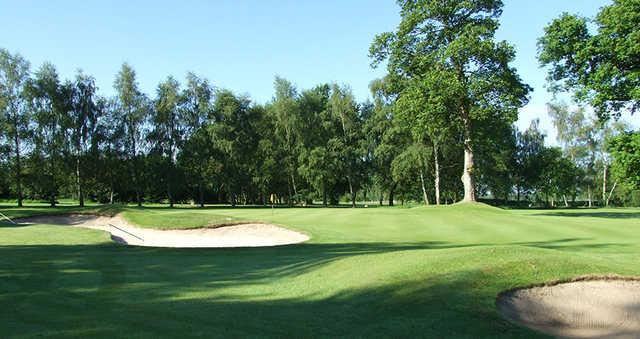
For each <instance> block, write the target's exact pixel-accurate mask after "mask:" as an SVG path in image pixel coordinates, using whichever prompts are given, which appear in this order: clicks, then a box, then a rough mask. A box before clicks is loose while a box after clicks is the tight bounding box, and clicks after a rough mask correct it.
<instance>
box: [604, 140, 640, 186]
mask: <svg viewBox="0 0 640 339" xmlns="http://www.w3.org/2000/svg"><path fill="white" fill-rule="evenodd" d="M609 149H610V150H611V156H612V158H613V162H612V165H611V169H612V172H613V174H614V176H615V177H616V178H617V180H619V181H620V182H621V183H622V184H624V185H626V186H627V188H630V189H632V190H640V133H639V132H629V133H624V134H621V135H619V136H617V137H614V138H612V139H611V140H609Z"/></svg>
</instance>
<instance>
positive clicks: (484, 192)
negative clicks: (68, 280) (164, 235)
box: [0, 0, 640, 206]
mask: <svg viewBox="0 0 640 339" xmlns="http://www.w3.org/2000/svg"><path fill="white" fill-rule="evenodd" d="M398 4H399V7H400V15H401V21H400V23H399V25H398V28H397V30H396V31H394V32H387V33H382V34H380V35H378V36H377V37H376V39H375V41H374V42H373V44H372V46H371V48H370V57H371V58H372V60H373V64H374V66H378V65H381V64H383V63H384V64H385V66H386V68H387V72H386V73H387V74H386V75H385V76H384V77H382V78H380V79H375V80H373V81H372V82H371V84H370V90H371V99H369V100H367V101H364V102H358V100H356V98H355V96H354V94H353V91H352V90H351V88H350V87H349V86H348V85H345V84H337V83H321V84H318V85H316V86H313V87H311V88H297V87H296V86H295V84H294V83H292V82H290V81H289V80H287V79H284V78H282V77H275V79H274V91H273V92H274V95H273V98H272V99H271V100H270V101H268V102H266V103H264V104H260V103H256V102H254V101H253V100H252V99H251V98H250V97H249V96H248V95H238V94H237V93H234V92H233V91H230V90H228V89H225V88H223V87H215V86H213V85H212V83H211V82H210V81H209V80H208V79H206V78H203V77H201V76H198V75H196V74H195V73H188V74H186V77H185V79H184V80H181V79H180V78H176V77H173V76H168V77H167V78H165V80H163V81H161V82H160V83H159V84H158V85H157V87H156V90H155V92H154V93H143V92H142V91H141V90H140V86H139V84H138V80H137V74H136V71H135V70H134V68H133V67H132V66H131V65H129V64H127V63H125V64H123V65H122V67H121V68H120V70H119V71H118V72H117V74H116V75H115V81H114V83H113V88H114V95H113V96H112V97H106V96H103V95H101V94H100V89H99V88H97V86H96V81H95V79H94V78H93V77H92V76H90V75H89V74H87V73H84V72H82V71H78V73H77V74H76V75H75V76H74V78H73V79H61V78H60V76H59V74H58V72H57V70H56V68H55V67H54V65H53V64H51V63H45V64H43V65H41V66H40V67H38V68H37V69H35V70H31V67H30V65H29V63H28V62H27V61H26V60H25V59H24V58H23V57H22V56H20V55H18V54H11V53H10V52H9V51H7V50H4V49H0V113H1V114H0V198H5V199H6V198H8V199H16V200H17V203H18V205H22V201H23V199H24V198H27V199H33V200H38V201H46V202H48V203H49V204H51V205H52V206H55V205H56V204H57V203H58V200H59V199H60V198H73V199H77V200H78V201H79V203H80V204H81V205H83V204H84V203H85V200H91V201H97V202H103V203H116V202H122V203H130V202H135V203H137V204H138V205H142V204H143V203H145V202H162V203H167V204H168V205H169V206H173V205H174V204H176V203H193V204H198V205H200V206H205V204H207V203H225V204H231V205H238V204H262V205H266V204H283V205H289V206H294V205H298V206H307V205H311V204H323V205H335V204H339V203H348V204H349V205H351V206H356V205H357V203H358V201H360V202H363V204H365V205H368V204H371V203H372V202H373V201H375V202H377V203H378V204H380V205H382V204H384V203H385V202H386V203H388V204H389V205H394V203H396V202H400V203H403V204H404V203H405V202H408V201H411V202H421V203H424V204H430V203H435V204H448V203H453V202H457V201H460V200H464V201H475V200H476V199H478V198H480V199H489V201H495V202H499V203H506V204H522V205H535V206H558V205H565V206H568V205H570V204H573V205H584V206H593V205H598V204H599V205H608V204H609V202H610V201H612V202H613V203H615V204H634V203H637V201H640V199H638V200H636V201H635V202H634V199H632V198H629V197H633V196H638V192H639V187H638V183H637V180H635V181H634V178H636V177H637V173H638V168H637V166H635V165H636V164H635V163H636V161H635V160H634V159H635V158H634V157H636V156H637V147H636V146H637V133H632V132H628V130H629V127H628V126H626V125H624V124H621V123H618V122H612V121H603V120H601V119H596V118H593V117H592V116H593V114H591V113H590V112H592V110H590V109H589V107H583V106H577V107H573V106H571V105H567V104H563V103H559V102H552V103H550V105H549V112H548V113H549V116H550V117H551V119H552V120H553V123H554V125H555V127H556V129H557V130H558V142H559V144H560V147H549V146H548V145H546V143H545V138H546V136H545V135H544V133H543V132H542V131H541V130H540V127H539V123H538V121H533V122H532V123H531V125H530V127H529V128H528V129H526V130H524V131H519V130H517V128H516V127H515V126H514V122H515V121H516V119H517V116H518V109H519V108H520V107H522V106H523V105H524V104H526V103H527V100H528V94H529V92H530V90H531V89H530V88H529V86H527V85H526V84H524V83H523V81H522V80H521V79H520V77H519V76H518V73H517V71H516V70H515V69H514V68H513V67H512V66H511V65H510V64H511V62H512V61H513V59H514V57H515V52H514V48H513V47H512V46H511V45H509V43H507V42H505V41H497V40H496V39H495V32H496V30H497V28H498V26H499V17H500V15H501V13H502V2H501V1H499V0H464V1H458V0H444V1H443V0H437V1H436V0H401V1H398ZM616 18H624V20H619V19H616ZM637 18H638V4H637V2H635V1H629V0H618V1H614V3H613V4H612V5H611V6H608V7H605V8H604V9H603V10H602V11H601V13H600V14H599V15H598V17H597V18H596V20H595V25H594V27H595V29H596V31H592V30H590V29H589V28H590V27H589V22H588V20H586V19H584V18H579V17H576V16H571V15H568V14H566V15H563V16H562V17H560V18H559V19H557V20H555V21H554V22H552V23H551V24H550V25H549V27H547V29H546V31H545V36H544V37H543V38H542V39H541V40H540V60H541V61H542V63H543V65H547V66H549V69H550V79H551V80H552V81H553V82H554V83H555V84H556V85H559V86H557V87H555V88H554V89H567V90H571V91H573V92H574V93H575V94H577V97H578V99H580V101H579V102H578V103H579V104H584V103H589V104H591V105H593V107H594V108H595V109H596V112H597V113H599V114H600V115H602V114H603V113H613V114H617V113H619V112H621V111H622V110H624V109H630V110H631V111H633V110H635V109H637V108H638V107H637V105H638V101H637V98H638V97H637V92H638V72H637V71H638V69H637V65H638V58H637V57H638V55H637V54H638V53H637V45H638V44H637V43H635V44H634V43H632V42H634V41H636V42H637V35H638V29H637V27H638V25H637V22H638V21H637ZM621 21H623V22H621ZM607 140H610V142H609V143H607ZM610 172H611V173H610ZM461 173H462V176H461V175H460V174H461ZM460 179H462V180H460Z"/></svg>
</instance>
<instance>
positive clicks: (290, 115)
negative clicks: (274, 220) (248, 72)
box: [271, 76, 301, 204]
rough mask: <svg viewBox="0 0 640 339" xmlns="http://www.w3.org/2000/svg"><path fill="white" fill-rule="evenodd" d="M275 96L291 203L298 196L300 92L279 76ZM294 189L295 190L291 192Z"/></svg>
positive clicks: (274, 107)
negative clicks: (298, 98) (298, 97)
mask: <svg viewBox="0 0 640 339" xmlns="http://www.w3.org/2000/svg"><path fill="white" fill-rule="evenodd" d="M274 87H275V92H276V93H275V96H274V98H273V102H272V105H271V109H272V110H273V112H274V113H275V114H274V117H275V128H276V136H277V137H279V138H281V139H282V142H281V145H282V146H283V147H284V152H285V157H286V158H285V159H284V166H285V169H286V172H287V174H288V177H289V178H288V180H289V190H290V191H289V204H293V202H294V200H295V199H297V196H298V187H297V185H296V171H297V168H298V164H297V160H298V156H299V147H300V138H301V136H300V108H299V106H298V102H297V96H298V93H297V91H296V89H295V87H294V86H293V85H292V84H291V83H290V82H289V81H287V80H285V79H283V78H280V77H277V76H276V78H275V80H274ZM291 190H293V192H291Z"/></svg>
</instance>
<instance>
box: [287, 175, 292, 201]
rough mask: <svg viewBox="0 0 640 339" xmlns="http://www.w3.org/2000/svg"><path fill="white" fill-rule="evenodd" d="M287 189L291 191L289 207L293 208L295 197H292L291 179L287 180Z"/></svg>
mask: <svg viewBox="0 0 640 339" xmlns="http://www.w3.org/2000/svg"><path fill="white" fill-rule="evenodd" d="M287 189H288V190H289V207H293V196H292V195H291V177H289V179H288V180H287Z"/></svg>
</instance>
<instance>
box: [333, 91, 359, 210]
mask: <svg viewBox="0 0 640 339" xmlns="http://www.w3.org/2000/svg"><path fill="white" fill-rule="evenodd" d="M328 109H329V112H330V113H331V115H332V117H333V118H334V119H336V120H337V121H338V122H339V124H338V126H340V127H339V131H340V133H339V134H338V135H337V140H336V142H339V143H340V144H341V147H339V149H340V153H341V154H340V158H341V162H342V167H343V168H344V175H345V177H346V179H347V184H348V186H349V193H350V195H351V206H352V207H356V194H357V192H358V190H359V189H360V184H361V183H362V174H363V173H362V168H363V166H362V160H363V154H362V151H363V150H362V148H361V144H360V140H361V138H360V132H361V130H362V129H361V126H362V121H361V119H360V116H359V109H358V106H357V104H356V102H355V99H354V98H353V93H352V92H351V89H350V88H348V87H341V86H339V85H337V84H333V85H332V86H331V97H330V98H329V107H328Z"/></svg>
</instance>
